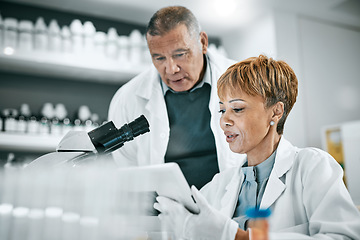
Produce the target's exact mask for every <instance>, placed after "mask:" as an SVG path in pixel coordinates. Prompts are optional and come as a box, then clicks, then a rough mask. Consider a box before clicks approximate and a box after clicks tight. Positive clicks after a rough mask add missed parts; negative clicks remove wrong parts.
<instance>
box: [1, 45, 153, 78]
mask: <svg viewBox="0 0 360 240" xmlns="http://www.w3.org/2000/svg"><path fill="white" fill-rule="evenodd" d="M147 67H149V64H139V65H136V66H130V65H126V64H121V63H120V62H119V61H115V60H112V59H109V58H99V57H95V56H92V55H86V54H85V53H82V54H77V55H75V54H66V53H56V52H36V51H14V52H13V53H11V54H10V55H8V54H5V53H4V51H1V52H0V70H4V71H9V72H15V73H25V74H31V75H38V76H51V77H60V78H67V79H73V80H74V79H75V80H84V81H94V82H100V83H120V84H122V83H125V82H127V81H128V80H130V79H131V78H132V77H134V76H135V75H137V74H138V73H140V72H141V71H143V70H144V69H146V68H147Z"/></svg>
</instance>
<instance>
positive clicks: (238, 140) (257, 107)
mask: <svg viewBox="0 0 360 240" xmlns="http://www.w3.org/2000/svg"><path fill="white" fill-rule="evenodd" d="M224 96H225V98H224V99H220V113H221V118H220V125H221V128H222V130H223V131H224V134H225V136H226V141H227V142H228V143H229V146H230V149H231V151H233V152H236V153H246V154H247V155H248V157H249V154H251V153H255V154H256V153H257V151H260V150H261V151H263V150H264V147H268V146H267V144H268V143H270V140H271V137H269V135H270V134H271V133H270V127H271V126H270V121H271V120H272V119H271V117H272V116H273V113H272V108H271V107H270V108H268V109H266V108H265V104H264V99H263V98H262V97H260V96H250V95H248V94H246V93H244V92H243V91H237V95H236V96H230V95H229V94H225V95H224Z"/></svg>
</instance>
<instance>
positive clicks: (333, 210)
mask: <svg viewBox="0 0 360 240" xmlns="http://www.w3.org/2000/svg"><path fill="white" fill-rule="evenodd" d="M240 169H241V168H240V167H237V168H232V169H228V170H226V171H224V172H221V173H220V174H217V175H215V177H214V178H213V180H212V181H211V182H209V183H208V184H207V185H205V186H204V187H203V188H202V189H201V192H202V193H203V194H204V196H205V197H206V198H207V199H208V201H209V203H210V205H212V206H213V207H215V208H216V209H218V210H220V211H221V212H222V213H223V214H225V215H226V216H229V217H232V216H233V213H234V210H235V207H236V203H237V200H238V196H239V191H240V186H241V184H242V182H243V175H242V173H241V171H240ZM269 207H270V209H271V210H272V214H271V216H270V217H269V224H270V232H271V234H272V237H273V239H277V237H280V236H282V237H284V235H285V238H281V239H307V236H306V235H308V236H311V237H312V238H321V239H360V214H359V211H358V210H357V208H356V206H355V205H354V203H353V201H352V199H351V197H350V195H349V193H348V191H347V189H346V187H345V185H344V183H343V171H342V169H341V166H340V165H339V164H338V163H337V162H336V161H335V160H334V159H333V158H332V157H331V156H330V155H329V154H328V153H326V152H324V151H322V150H320V149H316V148H304V149H300V148H297V147H294V146H293V145H291V143H290V142H288V141H287V140H286V139H284V137H282V138H281V140H280V143H279V146H278V149H277V153H276V157H275V163H274V167H273V169H272V171H271V174H270V177H269V180H268V183H267V186H266V189H265V192H264V195H263V198H262V201H261V204H260V208H269Z"/></svg>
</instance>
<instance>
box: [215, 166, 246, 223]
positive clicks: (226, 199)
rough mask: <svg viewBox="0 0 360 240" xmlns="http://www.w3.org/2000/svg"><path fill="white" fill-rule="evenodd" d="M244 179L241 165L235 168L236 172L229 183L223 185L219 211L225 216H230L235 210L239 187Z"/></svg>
mask: <svg viewBox="0 0 360 240" xmlns="http://www.w3.org/2000/svg"><path fill="white" fill-rule="evenodd" d="M243 181H244V174H243V173H242V172H241V167H237V168H236V173H235V174H234V176H233V177H232V179H231V181H230V182H229V184H228V185H227V186H226V187H225V190H226V192H225V194H224V196H223V197H222V199H221V210H220V211H221V212H222V213H224V214H225V215H226V216H229V217H232V216H233V214H234V211H235V207H236V203H237V199H238V196H239V193H240V187H241V185H242V182H243Z"/></svg>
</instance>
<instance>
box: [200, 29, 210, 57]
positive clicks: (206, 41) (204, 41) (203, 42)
mask: <svg viewBox="0 0 360 240" xmlns="http://www.w3.org/2000/svg"><path fill="white" fill-rule="evenodd" d="M200 43H201V48H202V49H201V50H202V53H203V54H205V53H206V52H207V48H208V46H209V39H208V35H207V34H206V33H205V32H200Z"/></svg>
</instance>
